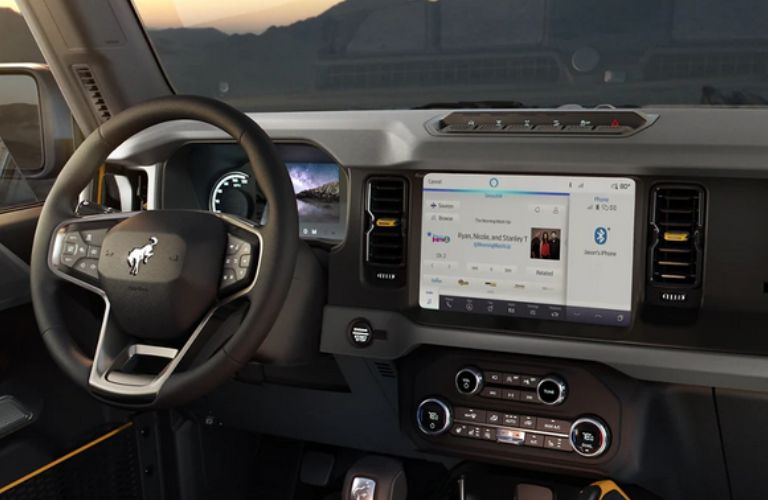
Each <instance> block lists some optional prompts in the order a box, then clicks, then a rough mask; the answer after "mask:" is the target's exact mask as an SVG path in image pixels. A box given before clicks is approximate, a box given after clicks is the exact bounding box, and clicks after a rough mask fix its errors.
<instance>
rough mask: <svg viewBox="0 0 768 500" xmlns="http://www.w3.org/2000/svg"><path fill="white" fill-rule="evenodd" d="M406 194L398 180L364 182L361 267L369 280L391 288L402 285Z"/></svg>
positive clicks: (400, 179)
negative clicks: (364, 229)
mask: <svg viewBox="0 0 768 500" xmlns="http://www.w3.org/2000/svg"><path fill="white" fill-rule="evenodd" d="M407 192H408V187H407V182H406V180H405V179H403V178H402V177H376V178H371V179H369V180H368V186H367V200H366V210H367V212H368V221H367V226H368V227H367V228H366V238H365V265H366V266H365V267H366V274H367V278H368V280H369V281H372V282H375V283H377V284H382V285H391V286H402V285H403V284H404V283H405V259H406V228H407V221H408V218H407V206H408V199H407Z"/></svg>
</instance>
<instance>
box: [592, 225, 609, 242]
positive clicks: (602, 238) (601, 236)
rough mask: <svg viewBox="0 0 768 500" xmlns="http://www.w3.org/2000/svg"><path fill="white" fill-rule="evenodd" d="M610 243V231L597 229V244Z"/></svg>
mask: <svg viewBox="0 0 768 500" xmlns="http://www.w3.org/2000/svg"><path fill="white" fill-rule="evenodd" d="M607 241H608V230H607V229H606V228H604V227H602V226H600V227H598V228H597V229H595V243H597V244H598V245H605V243H606V242H607Z"/></svg>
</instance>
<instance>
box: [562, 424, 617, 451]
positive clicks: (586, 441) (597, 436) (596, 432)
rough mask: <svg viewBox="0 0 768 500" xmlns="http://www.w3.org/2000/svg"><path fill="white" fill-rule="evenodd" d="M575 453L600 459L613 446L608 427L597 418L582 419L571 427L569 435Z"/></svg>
mask: <svg viewBox="0 0 768 500" xmlns="http://www.w3.org/2000/svg"><path fill="white" fill-rule="evenodd" d="M569 438H570V441H571V446H572V447H573V449H574V451H576V453H578V454H579V455H581V456H583V457H590V458H592V457H599V456H600V455H602V454H603V453H605V452H606V450H608V447H609V446H610V445H611V434H610V432H609V431H608V426H607V425H606V424H605V422H603V421H602V420H600V419H599V418H597V417H581V418H579V419H577V420H576V421H575V422H573V424H572V425H571V432H570V435H569Z"/></svg>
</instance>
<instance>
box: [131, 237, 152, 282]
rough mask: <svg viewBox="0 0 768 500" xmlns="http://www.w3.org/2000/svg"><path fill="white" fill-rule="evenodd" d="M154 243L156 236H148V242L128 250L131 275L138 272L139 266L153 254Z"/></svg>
mask: <svg viewBox="0 0 768 500" xmlns="http://www.w3.org/2000/svg"><path fill="white" fill-rule="evenodd" d="M155 245H157V238H155V237H154V236H152V237H151V238H149V243H148V244H146V245H144V246H143V247H136V248H134V249H133V250H131V251H130V252H128V266H129V267H130V268H131V276H136V275H137V274H139V266H141V265H142V264H146V263H147V262H149V259H150V258H152V256H153V255H155Z"/></svg>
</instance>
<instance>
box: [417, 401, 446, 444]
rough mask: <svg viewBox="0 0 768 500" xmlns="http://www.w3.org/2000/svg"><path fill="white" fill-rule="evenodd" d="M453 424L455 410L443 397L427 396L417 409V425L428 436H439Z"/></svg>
mask: <svg viewBox="0 0 768 500" xmlns="http://www.w3.org/2000/svg"><path fill="white" fill-rule="evenodd" d="M451 424H453V411H451V407H450V405H449V403H446V402H445V401H443V400H442V399H438V398H427V399H425V400H424V401H422V402H421V403H419V406H418V408H417V409H416V425H417V426H418V427H419V430H420V431H421V432H422V433H424V434H426V435H427V436H438V435H440V434H443V433H444V432H446V431H447V430H448V429H449V428H450V427H451Z"/></svg>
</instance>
